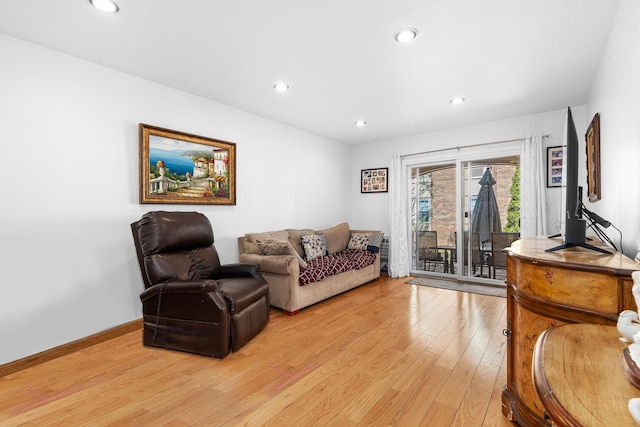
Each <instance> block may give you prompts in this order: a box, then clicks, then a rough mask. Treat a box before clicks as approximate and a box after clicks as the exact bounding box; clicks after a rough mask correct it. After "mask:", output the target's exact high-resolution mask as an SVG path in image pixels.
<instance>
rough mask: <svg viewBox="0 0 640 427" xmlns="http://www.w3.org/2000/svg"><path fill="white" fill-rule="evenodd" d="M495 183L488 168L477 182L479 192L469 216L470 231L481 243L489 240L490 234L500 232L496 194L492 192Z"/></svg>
mask: <svg viewBox="0 0 640 427" xmlns="http://www.w3.org/2000/svg"><path fill="white" fill-rule="evenodd" d="M495 183H496V180H495V179H494V178H493V175H491V170H490V169H489V168H487V170H486V171H485V172H484V174H483V175H482V178H480V181H478V184H480V191H479V192H478V197H477V198H476V204H475V206H474V207H473V212H472V214H471V219H472V223H471V230H472V231H473V232H475V233H478V234H479V236H480V242H481V243H484V242H486V241H489V240H491V233H494V232H496V233H497V232H500V231H502V225H501V224H500V211H499V210H498V201H497V200H496V194H495V193H494V192H493V185H494V184H495Z"/></svg>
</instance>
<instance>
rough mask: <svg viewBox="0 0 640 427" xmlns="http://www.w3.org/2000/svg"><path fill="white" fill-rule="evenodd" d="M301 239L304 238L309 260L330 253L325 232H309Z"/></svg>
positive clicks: (305, 252)
mask: <svg viewBox="0 0 640 427" xmlns="http://www.w3.org/2000/svg"><path fill="white" fill-rule="evenodd" d="M300 239H301V240H302V247H303V248H304V255H305V258H306V259H307V261H311V260H312V259H314V258H318V257H321V256H325V255H328V254H327V241H326V239H325V237H324V235H323V234H307V235H306V236H302V237H301V238H300Z"/></svg>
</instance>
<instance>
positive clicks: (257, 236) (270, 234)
mask: <svg viewBox="0 0 640 427" xmlns="http://www.w3.org/2000/svg"><path fill="white" fill-rule="evenodd" d="M288 238H289V233H287V232H286V231H284V230H281V231H267V232H265V233H247V234H245V235H244V252H245V253H247V254H257V255H261V254H262V251H261V250H260V248H259V247H258V244H257V243H256V240H269V239H274V240H287V239H288Z"/></svg>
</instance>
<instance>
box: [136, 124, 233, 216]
mask: <svg viewBox="0 0 640 427" xmlns="http://www.w3.org/2000/svg"><path fill="white" fill-rule="evenodd" d="M138 133H139V144H140V146H139V148H140V168H139V169H140V203H161V204H162V203H172V204H204V205H235V204H236V144H234V143H233V142H227V141H221V140H218V139H212V138H207V137H204V136H198V135H192V134H188V133H184V132H178V131H175V130H170V129H164V128H160V127H157V126H151V125H147V124H143V123H140V124H139V125H138Z"/></svg>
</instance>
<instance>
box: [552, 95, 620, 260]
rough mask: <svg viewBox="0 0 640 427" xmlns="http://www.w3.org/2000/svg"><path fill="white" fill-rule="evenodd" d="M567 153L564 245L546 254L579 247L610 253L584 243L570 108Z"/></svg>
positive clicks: (577, 150) (576, 154)
mask: <svg viewBox="0 0 640 427" xmlns="http://www.w3.org/2000/svg"><path fill="white" fill-rule="evenodd" d="M565 130H566V144H567V152H566V154H565V157H564V167H565V168H566V169H565V171H566V173H565V183H564V184H565V199H566V211H565V227H564V243H563V244H562V245H559V246H555V247H553V248H549V249H547V250H546V252H554V251H558V250H561V249H566V248H571V247H576V246H580V247H583V248H587V249H591V250H594V251H597V252H602V253H605V254H609V253H611V252H609V251H607V250H605V249H602V248H599V247H597V246H593V245H590V244H588V243H586V232H587V221H585V220H584V219H583V218H582V200H581V197H580V187H579V185H578V158H579V154H580V151H579V150H580V146H579V143H578V134H577V133H576V125H575V123H574V122H573V116H572V115H571V107H567V121H566V125H565Z"/></svg>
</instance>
